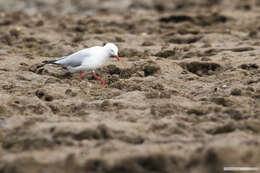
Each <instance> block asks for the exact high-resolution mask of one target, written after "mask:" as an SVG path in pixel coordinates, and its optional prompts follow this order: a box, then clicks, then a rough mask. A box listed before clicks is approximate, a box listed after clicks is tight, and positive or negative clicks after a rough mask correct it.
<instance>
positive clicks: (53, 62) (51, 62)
mask: <svg viewBox="0 0 260 173" xmlns="http://www.w3.org/2000/svg"><path fill="white" fill-rule="evenodd" d="M56 61H57V60H52V61H42V63H44V64H56V65H57V63H56Z"/></svg>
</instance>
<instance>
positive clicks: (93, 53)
mask: <svg viewBox="0 0 260 173" xmlns="http://www.w3.org/2000/svg"><path fill="white" fill-rule="evenodd" d="M110 56H114V57H116V59H117V60H118V61H120V59H119V56H118V48H117V46H116V45H115V44H113V43H107V44H106V45H105V46H94V47H90V48H87V49H82V50H80V51H78V52H75V53H73V54H71V55H68V56H64V57H62V58H60V59H58V60H54V61H43V63H44V64H56V65H61V66H63V67H66V68H67V69H68V70H69V72H71V73H74V72H80V79H82V72H83V71H87V70H92V75H93V77H94V78H95V79H97V80H99V81H100V82H101V83H102V84H105V81H104V80H103V79H101V78H100V77H98V76H97V75H96V73H95V69H97V68H99V67H101V66H102V65H103V64H104V63H105V61H106V60H107V59H108V58H109V57H110Z"/></svg>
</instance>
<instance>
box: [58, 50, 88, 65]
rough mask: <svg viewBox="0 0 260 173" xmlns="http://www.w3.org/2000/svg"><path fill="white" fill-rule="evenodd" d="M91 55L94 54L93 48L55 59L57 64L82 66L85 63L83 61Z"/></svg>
mask: <svg viewBox="0 0 260 173" xmlns="http://www.w3.org/2000/svg"><path fill="white" fill-rule="evenodd" d="M91 55H92V51H91V49H83V50H80V51H78V52H75V53H73V54H71V55H69V56H65V57H63V58H61V59H59V60H57V61H55V64H60V65H64V66H71V67H77V66H80V65H81V64H82V63H83V61H84V60H85V59H87V58H88V57H90V56H91Z"/></svg>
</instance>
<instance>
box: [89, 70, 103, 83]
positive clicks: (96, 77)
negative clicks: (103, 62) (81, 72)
mask: <svg viewBox="0 0 260 173" xmlns="http://www.w3.org/2000/svg"><path fill="white" fill-rule="evenodd" d="M92 75H93V76H94V78H95V79H97V80H100V82H101V83H102V84H105V81H104V80H103V79H101V78H100V77H98V76H97V75H96V74H95V72H92Z"/></svg>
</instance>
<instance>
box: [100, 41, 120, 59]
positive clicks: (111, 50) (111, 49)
mask: <svg viewBox="0 0 260 173" xmlns="http://www.w3.org/2000/svg"><path fill="white" fill-rule="evenodd" d="M104 47H105V48H107V50H108V52H109V55H110V56H114V57H116V59H117V60H118V61H120V59H119V56H118V48H117V46H116V45H115V44H114V43H107V44H106V45H105V46H104Z"/></svg>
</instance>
